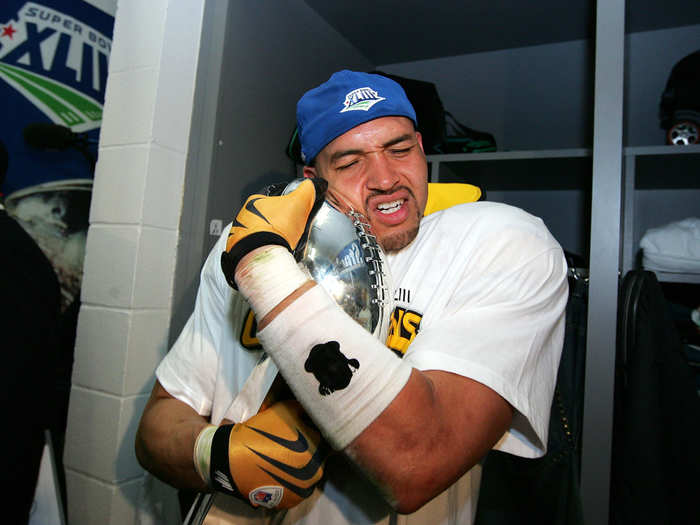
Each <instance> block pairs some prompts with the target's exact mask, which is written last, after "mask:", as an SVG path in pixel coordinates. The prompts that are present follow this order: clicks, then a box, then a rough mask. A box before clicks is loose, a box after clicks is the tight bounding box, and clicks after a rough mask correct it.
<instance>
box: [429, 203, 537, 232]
mask: <svg viewBox="0 0 700 525" xmlns="http://www.w3.org/2000/svg"><path fill="white" fill-rule="evenodd" d="M431 225H435V226H436V227H437V229H439V230H443V229H447V230H451V229H455V230H458V231H465V230H466V229H467V228H475V227H477V228H479V229H483V230H496V229H501V228H507V227H529V228H534V229H541V228H544V225H543V223H542V220H541V219H540V218H538V217H535V216H534V215H531V214H530V213H528V212H526V211H525V210H523V209H521V208H518V207H516V206H511V205H510V204H505V203H502V202H490V201H480V202H469V203H464V204H458V205H456V206H452V207H450V208H446V209H444V210H441V211H439V212H435V213H433V214H431V215H429V216H428V217H425V218H424V219H423V221H422V222H421V227H423V226H425V227H427V228H426V229H430V226H431Z"/></svg>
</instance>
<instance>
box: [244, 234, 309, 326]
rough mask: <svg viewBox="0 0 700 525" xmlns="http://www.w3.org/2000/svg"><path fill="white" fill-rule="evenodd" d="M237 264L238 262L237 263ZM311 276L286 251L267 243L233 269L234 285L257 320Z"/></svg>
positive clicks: (260, 319)
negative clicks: (234, 273)
mask: <svg viewBox="0 0 700 525" xmlns="http://www.w3.org/2000/svg"><path fill="white" fill-rule="evenodd" d="M239 266H240V263H239ZM309 279H311V277H309V274H308V273H306V272H305V271H304V270H302V269H301V268H300V267H299V266H298V265H297V263H296V261H295V260H294V256H293V255H292V254H291V253H289V250H287V249H286V248H284V247H282V246H276V245H270V246H266V247H265V248H264V249H260V250H258V251H257V252H255V253H254V254H253V255H252V256H251V257H250V258H249V259H247V260H246V262H245V264H244V265H243V266H242V268H241V269H240V270H238V271H237V272H236V284H237V285H238V289H239V290H240V292H241V293H242V294H243V296H244V297H245V298H246V299H247V300H248V303H249V304H250V307H251V308H252V309H253V312H255V317H256V318H257V319H258V322H259V321H262V319H263V318H264V317H265V315H267V313H268V312H269V311H270V310H272V309H273V308H274V307H275V306H277V305H278V304H279V303H281V302H282V300H283V299H285V298H286V297H287V296H288V295H289V294H291V293H292V292H293V291H294V290H296V289H297V288H299V287H300V286H301V285H303V284H304V283H305V282H306V281H308V280H309Z"/></svg>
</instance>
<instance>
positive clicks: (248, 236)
mask: <svg viewBox="0 0 700 525" xmlns="http://www.w3.org/2000/svg"><path fill="white" fill-rule="evenodd" d="M326 187H327V184H326V182H325V181H324V180H323V179H306V180H304V181H303V182H302V183H301V184H300V185H299V186H298V187H297V188H296V189H295V190H294V191H292V192H291V193H289V194H287V195H281V196H265V195H259V194H256V195H251V196H250V197H249V198H248V200H247V201H246V203H245V204H244V205H243V208H241V210H240V211H239V212H238V215H237V216H236V218H235V220H234V221H233V225H232V227H231V232H230V233H229V237H228V241H227V242H226V251H225V252H224V253H223V254H221V268H222V270H223V272H224V275H225V276H226V280H227V281H228V283H229V284H230V285H231V286H232V287H233V288H234V289H237V285H236V282H235V280H234V274H235V271H236V266H238V263H239V262H240V261H241V259H242V258H243V257H244V256H245V255H246V254H248V253H250V252H251V251H253V250H255V249H256V248H259V247H261V246H266V245H279V246H283V247H285V248H287V249H288V250H289V251H290V252H292V253H294V250H295V249H296V248H297V246H298V245H299V244H300V242H302V241H303V240H304V239H305V236H306V235H307V234H308V225H309V220H310V218H313V216H314V214H315V212H316V211H317V209H318V208H319V207H320V206H321V204H323V200H324V197H325V190H326Z"/></svg>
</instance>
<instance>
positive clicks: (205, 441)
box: [193, 425, 219, 487]
mask: <svg viewBox="0 0 700 525" xmlns="http://www.w3.org/2000/svg"><path fill="white" fill-rule="evenodd" d="M217 428H219V427H217V426H216V425H207V426H206V427H204V428H203V429H202V430H201V432H200V433H199V435H198V436H197V441H195V443H194V452H193V457H194V468H195V470H196V471H197V474H199V477H200V478H202V479H203V480H204V483H206V484H207V486H208V487H210V486H211V478H210V477H209V465H210V462H211V442H212V440H213V439H214V434H215V433H216V429H217Z"/></svg>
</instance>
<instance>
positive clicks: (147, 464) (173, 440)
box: [135, 384, 208, 491]
mask: <svg viewBox="0 0 700 525" xmlns="http://www.w3.org/2000/svg"><path fill="white" fill-rule="evenodd" d="M164 392H165V390H164V389H163V388H162V387H161V386H160V385H159V384H157V385H156V387H155V388H154V393H153V394H152V395H151V399H149V401H148V404H147V405H146V408H145V410H144V415H143V417H142V418H141V423H140V425H139V429H138V432H137V434H136V443H135V448H136V457H137V459H138V460H139V463H140V464H141V466H142V467H143V468H145V469H146V470H148V471H149V472H151V473H152V474H153V475H155V476H156V477H157V478H158V479H160V480H162V481H164V482H166V483H168V484H169V485H172V486H174V487H176V488H181V489H194V490H202V491H203V490H207V487H206V484H205V483H204V481H203V480H202V478H201V477H200V476H199V475H198V474H197V471H196V470H195V467H194V460H193V452H194V444H195V441H196V439H197V436H198V435H199V432H200V431H201V430H202V429H203V428H204V427H205V426H207V424H208V422H207V421H206V419H205V418H204V417H202V416H200V415H199V414H197V413H196V412H195V411H194V410H192V408H190V407H189V406H187V405H185V404H184V403H182V402H181V401H178V400H177V399H174V398H172V397H169V396H163V393H164ZM165 393H166V394H167V392H165Z"/></svg>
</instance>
